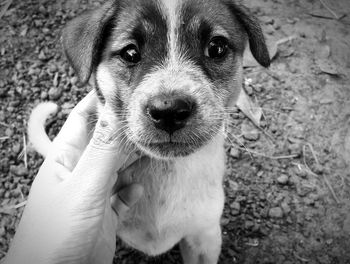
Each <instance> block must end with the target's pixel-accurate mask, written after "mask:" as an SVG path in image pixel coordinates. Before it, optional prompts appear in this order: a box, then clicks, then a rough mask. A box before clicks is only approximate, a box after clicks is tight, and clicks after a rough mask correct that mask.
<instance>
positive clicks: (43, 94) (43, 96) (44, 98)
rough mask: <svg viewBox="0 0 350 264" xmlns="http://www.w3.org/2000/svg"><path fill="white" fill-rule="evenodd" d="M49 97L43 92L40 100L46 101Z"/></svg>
mask: <svg viewBox="0 0 350 264" xmlns="http://www.w3.org/2000/svg"><path fill="white" fill-rule="evenodd" d="M48 96H49V95H48V94H47V92H46V91H42V92H41V94H40V98H41V99H42V100H46V99H47V97H48Z"/></svg>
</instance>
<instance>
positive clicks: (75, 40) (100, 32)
mask: <svg viewBox="0 0 350 264" xmlns="http://www.w3.org/2000/svg"><path fill="white" fill-rule="evenodd" d="M117 2H118V1H116V0H110V1H107V2H106V3H105V4H103V5H102V6H101V7H100V8H98V9H96V10H93V11H88V12H86V13H84V14H83V15H81V16H79V17H77V18H75V19H73V20H72V21H70V22H69V23H68V24H67V25H66V27H65V28H64V29H63V31H62V37H61V41H62V45H63V49H64V52H65V54H66V56H67V58H68V61H69V63H70V64H71V66H72V67H73V69H74V71H75V73H76V74H77V75H78V78H79V81H80V83H81V84H86V83H87V82H88V81H89V78H90V76H91V73H92V72H93V70H94V68H95V67H96V66H97V64H98V63H99V60H100V57H101V52H102V49H103V46H104V45H105V42H106V40H107V37H108V31H109V29H110V28H111V22H112V18H113V15H114V14H115V13H116V9H117V8H118V5H117Z"/></svg>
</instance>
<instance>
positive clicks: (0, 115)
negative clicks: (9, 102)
mask: <svg viewBox="0 0 350 264" xmlns="http://www.w3.org/2000/svg"><path fill="white" fill-rule="evenodd" d="M0 121H1V122H4V121H5V112H4V111H0Z"/></svg>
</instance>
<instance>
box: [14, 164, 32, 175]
mask: <svg viewBox="0 0 350 264" xmlns="http://www.w3.org/2000/svg"><path fill="white" fill-rule="evenodd" d="M10 171H11V172H12V173H13V174H15V175H17V176H26V175H28V169H27V168H26V167H25V166H24V165H22V164H21V165H18V166H15V165H12V166H11V167H10Z"/></svg>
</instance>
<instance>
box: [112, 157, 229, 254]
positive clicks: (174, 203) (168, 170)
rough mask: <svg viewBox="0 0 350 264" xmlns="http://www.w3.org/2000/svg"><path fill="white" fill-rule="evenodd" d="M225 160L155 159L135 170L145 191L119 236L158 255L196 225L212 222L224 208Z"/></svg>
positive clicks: (195, 227) (207, 224)
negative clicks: (172, 160)
mask: <svg viewBox="0 0 350 264" xmlns="http://www.w3.org/2000/svg"><path fill="white" fill-rule="evenodd" d="M223 163H224V162H223V160H220V161H219V163H216V164H215V163H214V164H212V163H209V164H205V163H202V162H199V163H198V164H197V163H196V162H195V163H191V164H187V163H181V162H180V163H164V162H156V161H154V162H151V163H150V165H149V166H148V167H147V168H142V171H139V172H135V175H137V178H135V181H137V182H140V183H141V184H143V186H144V188H145V195H144V197H143V198H142V200H141V201H139V202H138V203H137V204H136V206H135V207H133V208H132V209H131V210H130V211H129V213H128V215H127V216H126V218H125V219H124V220H123V221H122V226H121V228H120V232H119V236H120V237H121V238H122V239H123V240H124V241H125V242H126V243H128V244H129V245H131V246H133V247H135V248H137V249H139V250H141V251H143V252H145V253H147V254H151V255H155V254H160V253H162V252H164V251H166V250H168V249H169V248H171V247H172V246H173V245H174V244H175V243H177V242H178V241H179V240H180V239H181V238H183V237H184V236H185V235H188V234H189V233H191V232H195V230H196V229H198V230H199V229H200V228H203V227H205V226H210V225H211V224H212V223H214V222H215V221H217V220H218V218H219V217H220V215H221V212H222V206H223V199H224V198H223V197H224V195H223V189H222V177H223V173H224V164H223Z"/></svg>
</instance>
